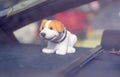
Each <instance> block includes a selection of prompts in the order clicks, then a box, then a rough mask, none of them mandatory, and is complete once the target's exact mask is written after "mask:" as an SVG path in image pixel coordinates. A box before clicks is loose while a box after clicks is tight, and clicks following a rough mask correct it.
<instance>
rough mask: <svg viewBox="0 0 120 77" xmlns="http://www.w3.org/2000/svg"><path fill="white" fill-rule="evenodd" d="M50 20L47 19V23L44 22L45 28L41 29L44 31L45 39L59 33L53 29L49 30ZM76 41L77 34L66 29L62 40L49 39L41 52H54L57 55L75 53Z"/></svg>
mask: <svg viewBox="0 0 120 77" xmlns="http://www.w3.org/2000/svg"><path fill="white" fill-rule="evenodd" d="M50 22H51V21H47V23H46V24H45V28H44V29H43V30H42V31H41V32H45V33H46V37H45V38H46V39H49V38H52V37H55V36H58V35H59V32H57V31H54V30H49V28H48V25H49V23H50ZM76 42H77V36H76V35H73V34H71V33H70V32H69V31H67V34H66V38H65V39H64V40H63V41H62V42H59V43H53V42H51V41H48V46H47V47H46V48H43V49H42V52H43V53H46V54H50V53H56V54H58V55H65V54H67V53H75V48H74V44H75V43H76Z"/></svg>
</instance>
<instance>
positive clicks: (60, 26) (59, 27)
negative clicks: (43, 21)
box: [49, 20, 64, 32]
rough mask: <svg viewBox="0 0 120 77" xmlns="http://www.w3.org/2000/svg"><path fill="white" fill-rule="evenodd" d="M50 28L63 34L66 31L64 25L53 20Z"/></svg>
mask: <svg viewBox="0 0 120 77" xmlns="http://www.w3.org/2000/svg"><path fill="white" fill-rule="evenodd" d="M50 28H52V29H53V30H56V31H58V32H63V31H64V25H63V24H62V23H61V22H59V21H57V20H52V22H51V23H50V25H49V29H50Z"/></svg>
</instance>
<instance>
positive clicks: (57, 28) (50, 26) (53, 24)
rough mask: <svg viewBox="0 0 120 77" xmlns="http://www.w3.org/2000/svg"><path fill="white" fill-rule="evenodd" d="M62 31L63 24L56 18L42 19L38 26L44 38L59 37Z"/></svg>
mask: <svg viewBox="0 0 120 77" xmlns="http://www.w3.org/2000/svg"><path fill="white" fill-rule="evenodd" d="M62 32H64V25H63V24H62V23H61V22H59V21H57V20H46V19H44V20H43V21H42V23H41V26H40V36H41V37H42V38H44V39H46V40H52V39H55V38H56V37H59V35H60V33H62Z"/></svg>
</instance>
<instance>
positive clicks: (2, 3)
mask: <svg viewBox="0 0 120 77" xmlns="http://www.w3.org/2000/svg"><path fill="white" fill-rule="evenodd" d="M19 1H20V0H0V11H1V10H4V9H6V8H9V7H11V6H13V5H15V4H17V3H18V2H19Z"/></svg>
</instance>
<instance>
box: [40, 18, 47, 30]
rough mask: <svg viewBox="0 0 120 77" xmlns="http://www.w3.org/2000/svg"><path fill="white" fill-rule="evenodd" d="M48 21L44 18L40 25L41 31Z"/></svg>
mask: <svg viewBox="0 0 120 77" xmlns="http://www.w3.org/2000/svg"><path fill="white" fill-rule="evenodd" d="M46 22H47V19H43V20H42V22H41V26H40V31H41V30H42V29H43V28H44V26H45V23H46Z"/></svg>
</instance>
